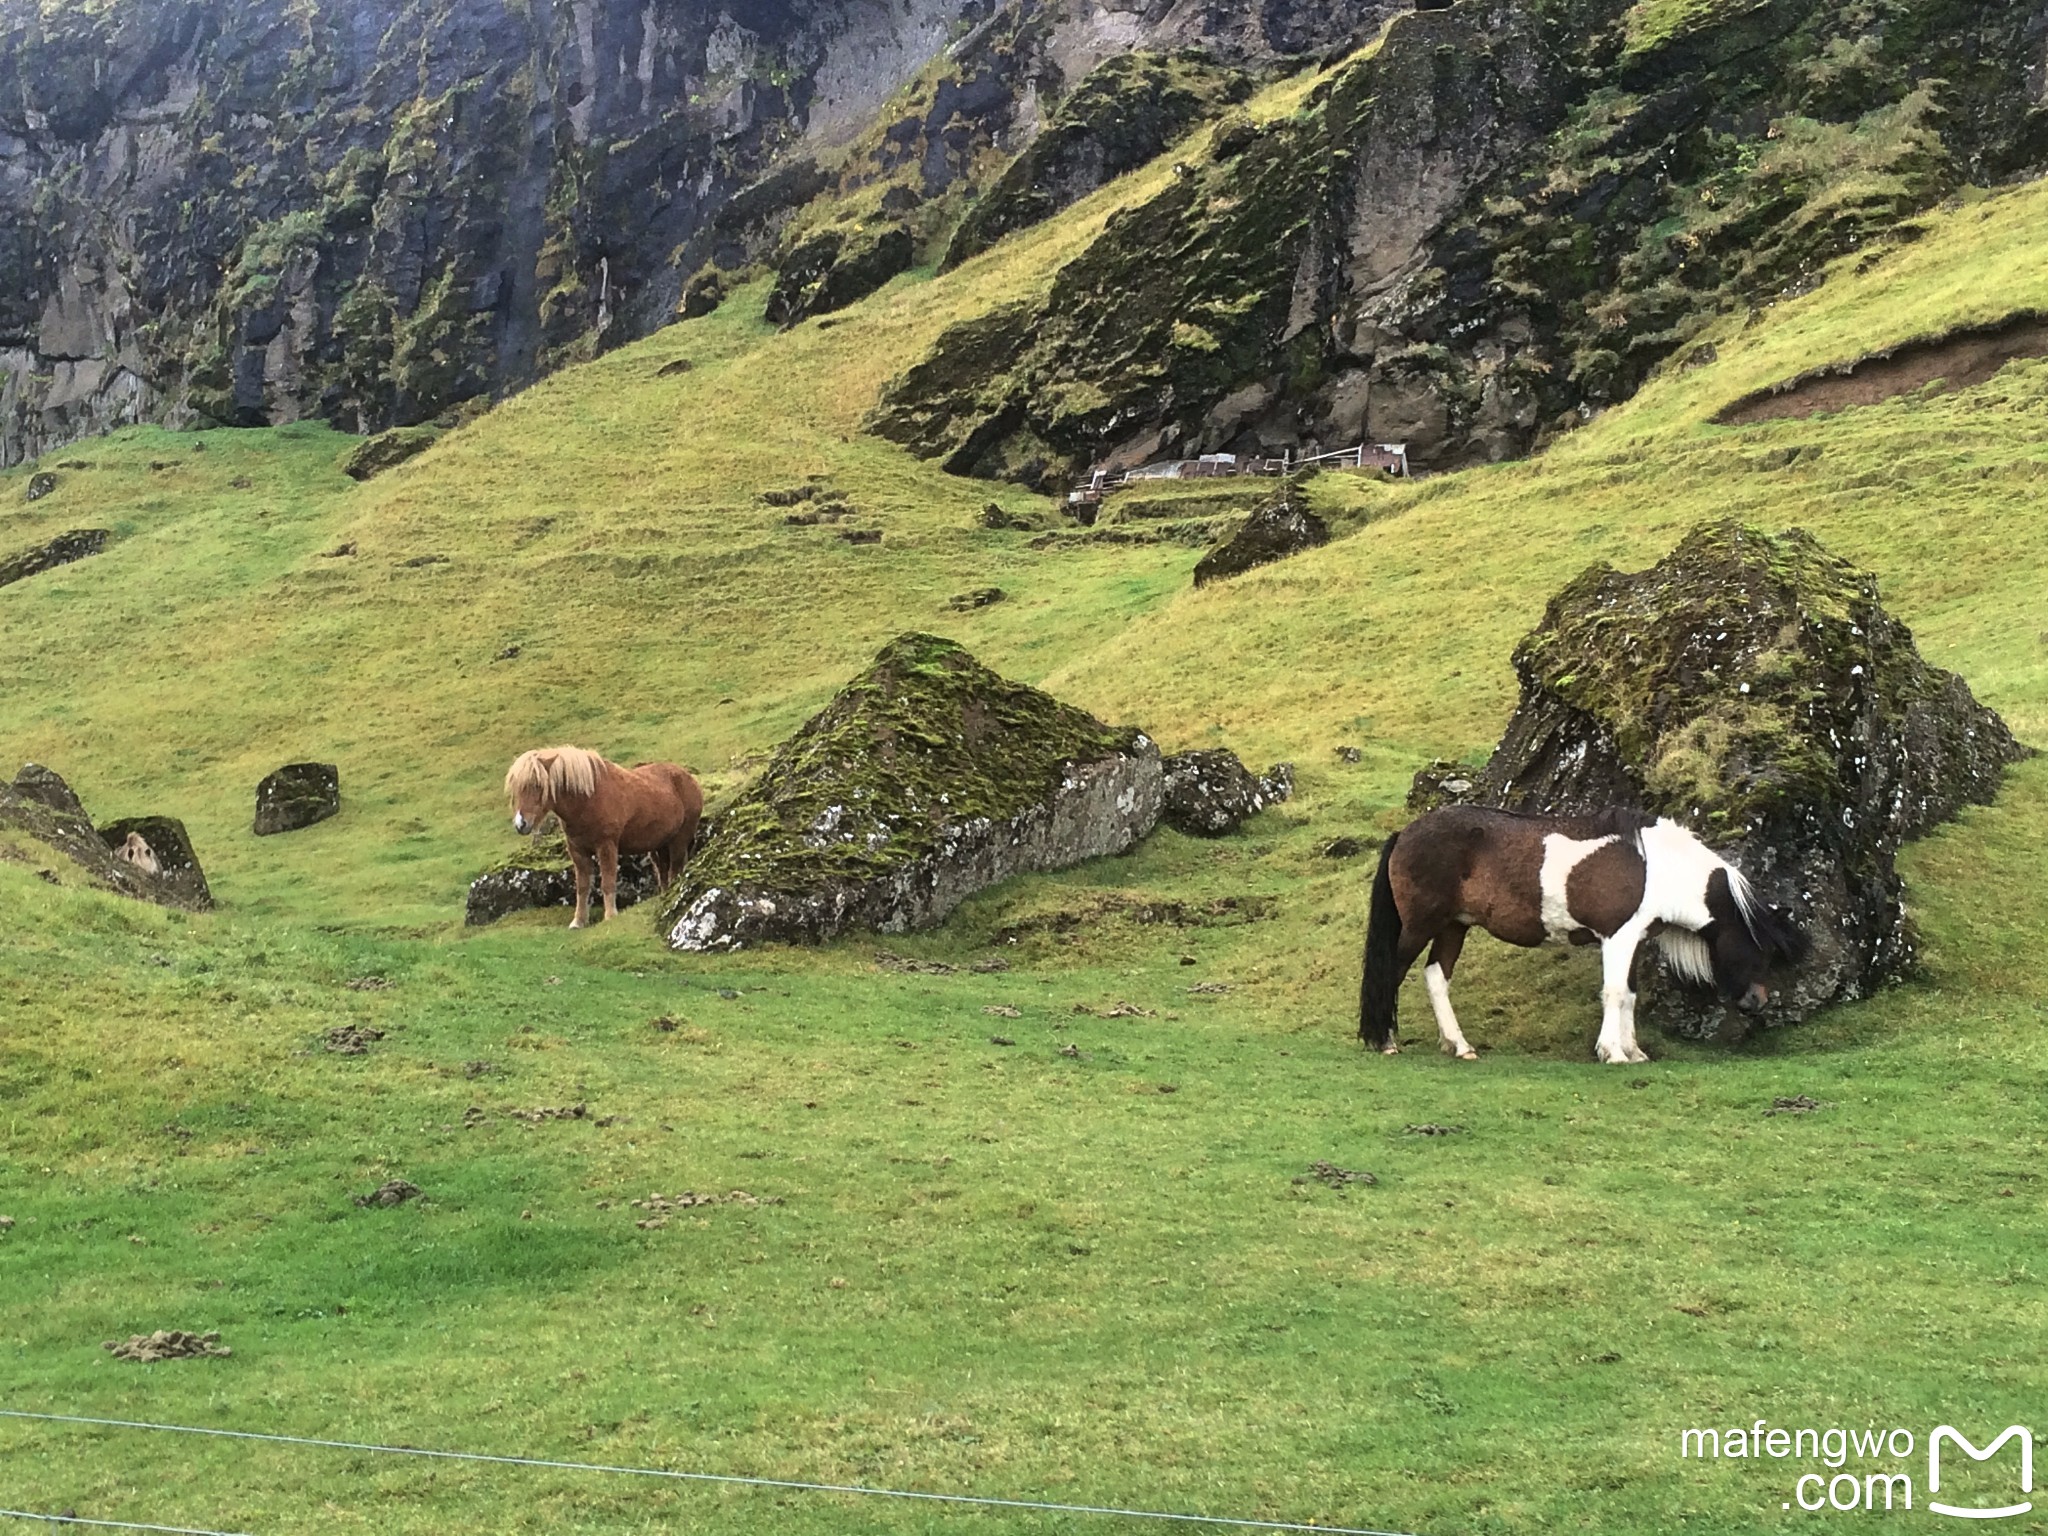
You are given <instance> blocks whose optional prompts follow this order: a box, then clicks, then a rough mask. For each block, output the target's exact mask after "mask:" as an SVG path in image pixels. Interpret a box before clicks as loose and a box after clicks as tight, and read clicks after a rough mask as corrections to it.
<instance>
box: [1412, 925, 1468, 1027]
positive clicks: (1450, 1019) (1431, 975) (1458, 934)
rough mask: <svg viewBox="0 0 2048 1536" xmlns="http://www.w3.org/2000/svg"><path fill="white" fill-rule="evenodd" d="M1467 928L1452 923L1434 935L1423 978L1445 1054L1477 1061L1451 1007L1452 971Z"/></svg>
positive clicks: (1462, 946)
mask: <svg viewBox="0 0 2048 1536" xmlns="http://www.w3.org/2000/svg"><path fill="white" fill-rule="evenodd" d="M1467 931H1468V930H1467V929H1466V927H1465V925H1464V924H1463V923H1452V924H1451V925H1450V926H1449V927H1448V928H1446V929H1444V931H1443V932H1442V933H1440V934H1438V935H1437V936H1436V942H1435V943H1434V944H1432V945H1431V946H1430V947H1429V968H1428V969H1427V970H1425V971H1424V972H1423V973H1422V979H1423V980H1424V981H1425V982H1426V983H1428V985H1429V1005H1430V1007H1431V1008H1433V1009H1435V1010H1436V1033H1437V1039H1438V1040H1439V1041H1440V1042H1441V1043H1442V1045H1443V1048H1444V1052H1445V1054H1447V1055H1450V1056H1455V1057H1457V1058H1458V1060H1460V1061H1477V1060H1478V1059H1479V1053H1478V1052H1477V1051H1475V1050H1473V1049H1472V1047H1471V1045H1470V1044H1469V1043H1468V1042H1467V1041H1466V1039H1465V1032H1464V1031H1463V1030H1461V1029H1460V1028H1458V1016H1457V1014H1455V1013H1453V1012H1452V1011H1451V972H1452V971H1454V970H1456V969H1457V968H1458V952H1459V951H1460V950H1461V949H1463V948H1464V947H1465V934H1466V933H1467Z"/></svg>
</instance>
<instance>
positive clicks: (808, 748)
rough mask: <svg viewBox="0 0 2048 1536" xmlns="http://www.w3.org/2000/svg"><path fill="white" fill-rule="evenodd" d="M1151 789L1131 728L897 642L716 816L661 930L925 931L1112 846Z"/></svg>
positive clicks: (718, 939) (770, 933) (752, 934)
mask: <svg viewBox="0 0 2048 1536" xmlns="http://www.w3.org/2000/svg"><path fill="white" fill-rule="evenodd" d="M1160 793H1161V782H1160V766H1159V749H1158V748H1157V747H1156V746H1154V745H1153V744H1152V742H1151V741H1150V740H1149V739H1148V738H1147V737H1146V736H1145V735H1144V733H1143V732H1141V731H1138V730H1136V729H1134V728H1132V727H1127V726H1123V727H1119V726H1109V725H1105V724H1103V723H1102V722H1101V721H1099V720H1097V719H1095V718H1094V717H1093V716H1091V715H1088V714H1086V713H1084V712H1083V711H1081V710H1078V709H1074V708H1072V707H1071V706H1069V705H1066V704H1062V703H1060V702H1059V701H1058V700H1056V699H1053V698H1051V697H1049V696H1048V695H1046V694H1044V693H1041V692H1039V691H1038V690H1037V689H1035V688H1030V687H1026V686H1024V685H1023V684H1020V683H1014V682H1010V681H1008V680H1007V679H1005V678H1003V677H1000V676H998V675H997V674H996V673H994V672H992V671H990V670H989V669H988V668H987V667H984V666H983V665H981V663H980V662H978V661H976V660H975V659H974V657H972V656H971V655H969V654H968V653H967V651H966V650H964V649H963V648H962V647H961V646H959V645H957V644H955V643H954V642H952V641H950V640H944V639H941V638H939V637H937V636H935V635H927V634H915V633H913V634H906V635H901V636H899V637H898V638H896V639H895V640H892V641H891V642H890V643H889V644H888V645H887V646H885V647H883V649H882V651H881V653H880V654H879V655H878V656H877V657H876V658H875V661H874V663H873V664H872V665H871V666H870V667H869V668H868V669H867V670H866V671H864V672H862V673H861V674H860V676H858V677H856V678H855V679H854V680H853V681H852V682H850V683H848V684H847V685H846V687H844V688H843V689H841V690H840V692H839V693H838V695H837V696H836V697H835V698H834V699H833V700H832V702H831V703H830V704H828V705H827V706H826V707H825V708H824V709H823V710H821V711H820V712H819V713H818V714H816V715H814V716H813V717H812V718H811V719H810V720H809V721H808V722H806V723H805V725H804V726H803V727H802V729H800V730H799V731H797V733H796V734H795V735H794V736H792V737H791V738H790V739H789V740H788V741H786V742H784V743H783V744H782V746H781V747H779V748H778V749H777V750H776V752H775V755H774V757H773V758H772V759H771V760H770V762H769V764H768V766H767V767H766V768H765V769H764V770H763V771H762V773H761V775H760V776H759V777H758V778H757V779H756V780H755V781H754V782H753V783H752V784H751V785H749V786H748V787H747V788H746V789H745V790H744V791H743V792H742V793H741V794H740V795H739V796H738V797H737V798H736V799H735V800H734V801H733V802H732V803H730V804H729V805H727V806H725V807H724V808H722V809H721V811H720V813H719V816H718V820H717V826H716V828H715V830H714V831H713V833H712V834H711V836H710V838H709V839H708V840H707V842H706V843H705V845H704V847H703V848H702V850H701V851H700V852H699V853H698V854H697V856H696V857H695V858H694V859H693V860H692V861H691V862H690V864H689V865H688V866H686V868H685V870H684V872H683V878H682V882H681V884H680V886H679V887H678V889H677V890H676V892H675V894H674V895H673V896H672V897H671V898H670V900H669V901H668V902H667V903H666V904H665V905H664V907H663V909H662V913H661V918H660V925H661V928H662V930H663V932H664V933H665V934H666V935H667V937H668V942H669V943H670V944H671V945H672V946H673V947H675V948H677V949H690V950H712V949H738V948H741V947H742V946H744V945H748V944H752V943H757V942H760V941H762V940H793V941H801V942H821V941H824V940H827V939H830V938H832V937H834V936H836V935H838V934H840V933H843V932H848V931H853V930H860V929H866V930H870V931H874V932H882V933H900V932H903V931H906V930H908V929H912V928H921V927H926V926H929V925H931V924H933V923H936V922H938V921H940V920H941V919H943V918H944V917H945V916H946V914H947V913H948V912H950V911H952V909H953V908H954V907H955V906H957V905H958V904H959V903H960V902H961V901H963V900H965V899H966V898H967V897H968V896H970V895H972V894H974V892H976V891H979V890H981V889H984V888H985V887H987V886H990V885H993V884H995V883H996V882H998V881H1000V880H1003V879H1006V878H1008V877H1009V876H1010V875H1013V874H1018V873H1023V872H1026V871H1030V870H1045V869H1058V868H1063V867H1065V866H1067V865H1070V864H1075V863H1079V862H1080V861H1082V860H1083V859H1088V858H1093V857H1097V856H1100V855H1102V854H1109V853H1121V852H1123V851H1124V850H1126V849H1128V848H1129V847H1130V846H1131V845H1132V844H1133V843H1135V842H1137V841H1138V839H1139V838H1141V837H1143V836H1144V835H1145V834H1146V833H1147V832H1149V831H1150V830H1151V829H1152V827H1153V825H1154V824H1155V823H1156V822H1157V820H1158V817H1159V806H1160Z"/></svg>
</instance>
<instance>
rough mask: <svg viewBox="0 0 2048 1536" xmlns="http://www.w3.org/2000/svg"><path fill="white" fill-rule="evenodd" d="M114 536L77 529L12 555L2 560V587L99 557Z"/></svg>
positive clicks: (0, 567) (0, 583)
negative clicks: (92, 556)
mask: <svg viewBox="0 0 2048 1536" xmlns="http://www.w3.org/2000/svg"><path fill="white" fill-rule="evenodd" d="M112 537H113V535H112V534H111V533H110V532H109V531H108V530H107V529H105V528H73V529H72V530H71V531H70V532H69V533H60V534H58V535H57V537H55V538H54V539H50V540H47V541H46V542H44V543H41V544H38V545H36V546H35V547H34V548H32V549H24V550H22V551H20V552H19V553H18V554H13V555H9V556H8V557H7V558H6V559H5V560H0V587H4V586H7V585H8V584H9V583H11V582H16V581H20V580H22V579H23V578H25V577H29V576H36V575H40V574H41V573H42V572H44V571H53V570H55V569H56V568H57V567H58V566H60V565H69V564H71V563H72V562H73V561H74V560H83V559H85V558H86V557H87V556H89V555H96V554H98V553H99V552H100V551H101V550H103V549H105V548H106V547H107V540H108V539H110V538H112Z"/></svg>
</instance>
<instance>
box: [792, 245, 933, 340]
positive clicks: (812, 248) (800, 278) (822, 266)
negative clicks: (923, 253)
mask: <svg viewBox="0 0 2048 1536" xmlns="http://www.w3.org/2000/svg"><path fill="white" fill-rule="evenodd" d="M916 257H917V242H916V241H915V240H914V239H913V238H912V237H911V233H910V230H909V229H908V228H907V227H905V226H904V225H901V224H885V225H881V226H880V227H870V226H868V225H860V226H857V227H855V228H852V229H827V230H822V231H820V232H819V233H817V234H815V235H812V236H810V237H808V238H807V239H804V240H802V241H799V242H798V243H797V245H796V246H794V247H793V248H792V249H791V250H790V251H788V252H787V253H786V254H785V255H784V256H783V257H782V259H781V261H780V263H779V264H778V266H777V269H776V275H775V287H774V289H773V290H772V291H771V292H770V293H769V295H768V304H767V307H766V309H765V310H764V311H763V313H764V314H765V315H766V317H767V318H768V320H769V321H770V322H771V323H773V324H775V325H779V326H782V327H783V328H784V329H787V328H788V327H790V326H793V325H796V324H798V323H800V322H802V321H804V320H808V319H809V318H810V317H811V316H813V315H826V314H830V313H831V312H832V311H833V310H835V309H844V308H845V307H846V306H847V305H849V304H852V303H854V302H856V301H857V300H860V299H864V298H866V297H867V296H868V295H869V294H871V293H873V292H874V291H875V290H876V289H877V288H879V287H881V286H882V284H884V283H886V282H888V281H889V279H890V278H892V277H895V276H896V275H898V274H899V273H902V272H907V271H909V270H910V264H911V262H912V261H914V260H915V259H916Z"/></svg>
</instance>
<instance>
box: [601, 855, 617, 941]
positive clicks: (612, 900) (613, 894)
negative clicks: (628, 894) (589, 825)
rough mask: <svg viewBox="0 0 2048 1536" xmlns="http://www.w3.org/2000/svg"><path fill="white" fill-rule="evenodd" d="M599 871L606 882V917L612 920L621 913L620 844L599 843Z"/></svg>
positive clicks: (606, 919) (608, 920)
mask: <svg viewBox="0 0 2048 1536" xmlns="http://www.w3.org/2000/svg"><path fill="white" fill-rule="evenodd" d="M597 873H598V878H599V879H601V880H602V881H603V882H604V917H605V921H606V922H610V921H611V920H612V919H613V918H615V917H617V916H618V915H619V845H618V844H617V843H599V844H598V845H597Z"/></svg>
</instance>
